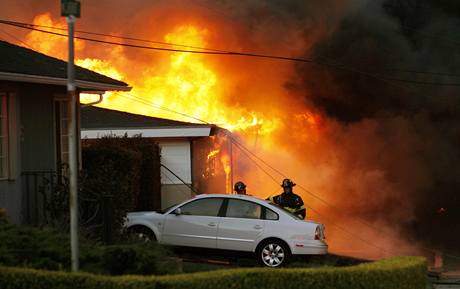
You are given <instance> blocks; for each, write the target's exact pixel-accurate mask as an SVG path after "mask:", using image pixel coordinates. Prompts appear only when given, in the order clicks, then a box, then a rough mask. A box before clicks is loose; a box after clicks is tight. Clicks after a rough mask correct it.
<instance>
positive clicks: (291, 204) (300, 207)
mask: <svg viewBox="0 0 460 289" xmlns="http://www.w3.org/2000/svg"><path fill="white" fill-rule="evenodd" d="M294 186H295V184H294V182H293V181H291V180H290V179H284V180H283V182H282V183H281V187H283V193H281V194H279V195H276V196H270V197H269V198H268V200H269V201H270V202H272V203H274V204H277V205H279V206H281V207H283V208H284V209H286V210H288V211H289V212H291V213H293V214H295V215H298V216H299V217H301V218H302V219H305V216H306V214H307V212H306V210H305V206H304V204H303V201H302V198H301V197H299V196H298V195H296V194H294V192H293V191H292V188H293V187H294Z"/></svg>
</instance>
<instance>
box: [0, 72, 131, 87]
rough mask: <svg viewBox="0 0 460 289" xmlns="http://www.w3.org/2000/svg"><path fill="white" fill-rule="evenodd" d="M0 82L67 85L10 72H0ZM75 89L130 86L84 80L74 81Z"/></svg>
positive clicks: (53, 80) (62, 82)
mask: <svg viewBox="0 0 460 289" xmlns="http://www.w3.org/2000/svg"><path fill="white" fill-rule="evenodd" d="M0 80H6V81H18V82H28V83H40V84H51V85H62V86H65V85H66V84H67V79H65V78H58V77H49V76H41V75H31V74H21V73H11V72H0ZM75 82H76V85H77V87H78V88H79V89H80V90H82V91H87V90H101V91H130V90H131V87H130V86H124V85H116V84H108V83H100V82H92V81H86V80H78V79H77V80H76V81H75Z"/></svg>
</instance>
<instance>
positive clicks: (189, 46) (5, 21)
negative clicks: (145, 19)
mask: <svg viewBox="0 0 460 289" xmlns="http://www.w3.org/2000/svg"><path fill="white" fill-rule="evenodd" d="M1 22H4V24H7V23H11V24H12V25H13V26H17V25H21V26H24V27H25V28H26V27H40V28H48V29H53V30H59V31H67V28H61V27H56V26H48V25H37V24H32V23H24V22H16V21H8V20H4V21H3V20H2V21H1ZM75 32H76V33H80V34H88V35H95V36H104V37H109V38H115V39H123V40H131V41H139V42H145V43H153V44H161V45H168V46H177V47H187V48H193V49H201V50H209V51H217V52H227V51H225V50H220V49H214V48H206V47H199V46H193V45H184V44H177V43H171V42H165V41H155V40H147V39H142V38H137V37H130V36H119V35H112V34H105V33H98V32H89V31H83V30H75Z"/></svg>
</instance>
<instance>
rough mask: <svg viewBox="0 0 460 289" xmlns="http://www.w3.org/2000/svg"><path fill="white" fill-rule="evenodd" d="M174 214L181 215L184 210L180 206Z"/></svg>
mask: <svg viewBox="0 0 460 289" xmlns="http://www.w3.org/2000/svg"><path fill="white" fill-rule="evenodd" d="M173 214H174V215H176V216H179V215H182V211H181V209H180V208H177V209H175V210H174V211H173Z"/></svg>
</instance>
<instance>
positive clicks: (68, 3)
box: [61, 0, 80, 272]
mask: <svg viewBox="0 0 460 289" xmlns="http://www.w3.org/2000/svg"><path fill="white" fill-rule="evenodd" d="M61 15H62V16H65V17H66V19H67V27H68V38H69V41H68V42H69V53H68V60H67V97H68V99H67V101H68V111H69V121H68V127H67V129H68V134H69V192H70V198H69V206H70V250H71V263H72V271H73V272H77V271H78V267H79V260H78V255H79V253H78V150H77V147H78V144H77V141H78V140H79V138H78V135H77V133H78V129H77V113H76V112H77V108H78V107H77V104H78V103H79V102H80V100H79V99H78V97H77V92H76V85H75V64H74V24H75V18H76V17H80V2H79V1H77V0H61Z"/></svg>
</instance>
